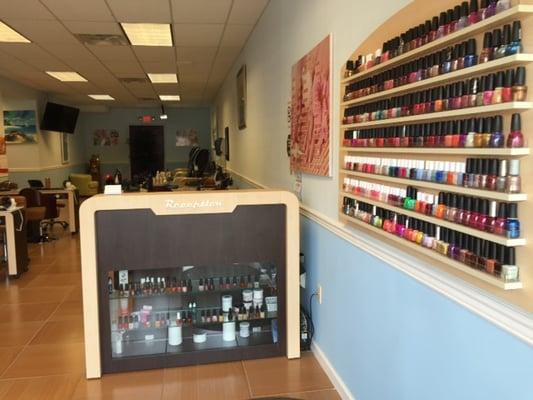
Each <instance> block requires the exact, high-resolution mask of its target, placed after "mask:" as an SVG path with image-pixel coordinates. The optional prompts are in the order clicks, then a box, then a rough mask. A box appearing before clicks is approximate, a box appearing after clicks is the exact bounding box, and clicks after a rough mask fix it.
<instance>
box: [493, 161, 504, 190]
mask: <svg viewBox="0 0 533 400" xmlns="http://www.w3.org/2000/svg"><path fill="white" fill-rule="evenodd" d="M506 185H507V160H500V168H499V171H498V178H496V191H497V192H505V187H506Z"/></svg>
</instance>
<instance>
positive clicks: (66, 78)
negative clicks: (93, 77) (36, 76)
mask: <svg viewBox="0 0 533 400" xmlns="http://www.w3.org/2000/svg"><path fill="white" fill-rule="evenodd" d="M46 73H47V74H48V75H50V76H52V77H54V78H56V79H57V80H60V81H61V82H87V79H85V78H84V77H83V76H81V75H80V74H78V73H77V72H71V71H46Z"/></svg>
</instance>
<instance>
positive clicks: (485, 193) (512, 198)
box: [340, 169, 527, 201]
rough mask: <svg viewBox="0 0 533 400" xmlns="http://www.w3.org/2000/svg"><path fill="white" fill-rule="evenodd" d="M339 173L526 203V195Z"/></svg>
mask: <svg viewBox="0 0 533 400" xmlns="http://www.w3.org/2000/svg"><path fill="white" fill-rule="evenodd" d="M340 172H341V173H343V174H345V175H350V176H358V177H360V178H365V179H370V180H376V181H381V182H391V183H396V184H402V185H408V186H416V187H421V188H427V189H433V190H437V191H443V192H452V193H460V194H466V195H468V196H476V197H483V198H486V199H492V200H499V201H526V200H527V194H526V193H501V192H493V191H490V190H480V189H471V188H465V187H462V186H454V185H446V184H441V183H434V182H426V181H417V180H412V179H405V178H395V177H391V176H385V175H377V174H367V173H364V172H357V171H350V170H347V169H341V171H340Z"/></svg>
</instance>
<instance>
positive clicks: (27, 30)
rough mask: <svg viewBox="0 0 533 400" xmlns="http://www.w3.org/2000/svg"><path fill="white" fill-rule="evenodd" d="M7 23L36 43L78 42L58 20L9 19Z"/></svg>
mask: <svg viewBox="0 0 533 400" xmlns="http://www.w3.org/2000/svg"><path fill="white" fill-rule="evenodd" d="M7 22H8V24H9V25H10V26H11V27H12V28H13V29H15V30H16V31H17V32H19V33H20V34H22V35H24V36H26V37H27V38H28V39H30V40H31V41H32V42H36V43H71V44H72V43H78V41H77V39H76V38H75V37H74V36H73V35H72V34H71V33H70V32H69V31H68V30H67V29H65V27H63V25H61V23H59V22H58V21H48V20H41V21H29V20H24V19H10V20H8V21H7Z"/></svg>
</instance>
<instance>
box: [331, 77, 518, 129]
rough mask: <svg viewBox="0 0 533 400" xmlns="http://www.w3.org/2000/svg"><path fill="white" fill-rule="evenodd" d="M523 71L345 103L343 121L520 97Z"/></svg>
mask: <svg viewBox="0 0 533 400" xmlns="http://www.w3.org/2000/svg"><path fill="white" fill-rule="evenodd" d="M525 75H526V71H525V68H524V67H518V68H517V70H516V72H515V73H513V71H512V70H507V71H500V72H498V73H494V74H489V75H485V76H482V77H481V78H472V79H469V80H466V81H460V82H455V83H451V84H449V85H445V86H438V87H434V88H432V89H426V90H423V91H419V92H414V93H409V94H404V95H401V96H395V97H392V98H390V99H385V100H380V101H375V102H371V103H366V104H363V105H357V106H354V107H349V108H346V109H345V110H344V118H343V120H342V123H343V124H352V123H360V122H369V121H378V120H384V119H393V118H398V117H408V116H411V115H420V114H427V113H433V112H440V111H446V110H459V109H463V108H469V107H478V106H488V105H491V104H500V103H507V102H510V101H524V100H525V99H526V95H527V86H525Z"/></svg>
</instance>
